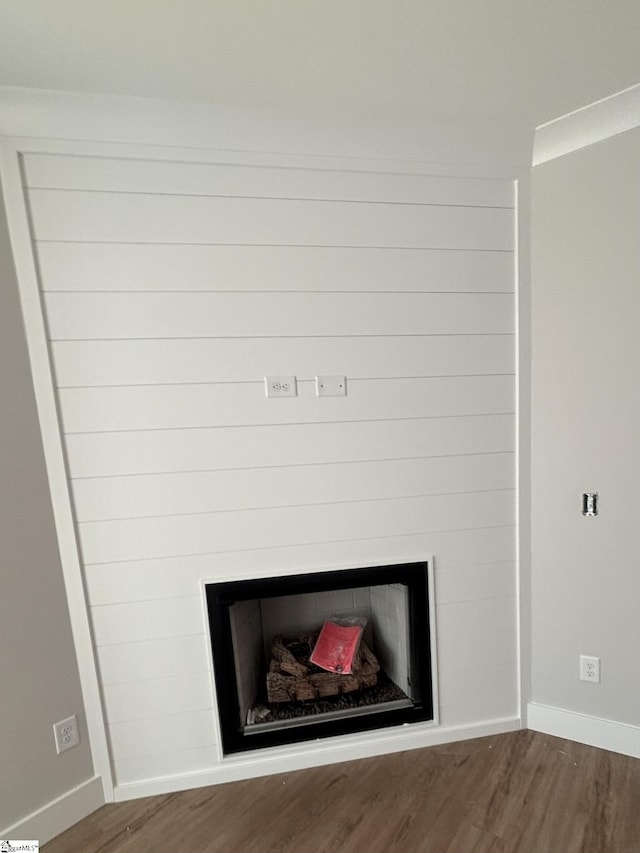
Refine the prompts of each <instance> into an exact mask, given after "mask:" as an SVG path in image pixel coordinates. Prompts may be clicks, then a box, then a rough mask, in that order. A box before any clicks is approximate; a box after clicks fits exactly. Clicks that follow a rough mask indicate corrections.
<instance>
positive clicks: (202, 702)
mask: <svg viewBox="0 0 640 853" xmlns="http://www.w3.org/2000/svg"><path fill="white" fill-rule="evenodd" d="M104 704H105V708H106V711H107V717H108V719H109V724H110V725H112V724H113V723H119V722H126V721H128V720H144V719H149V718H150V717H162V716H168V715H170V714H184V713H189V712H191V711H202V710H205V709H208V708H210V709H211V715H212V716H213V713H214V711H213V691H212V687H211V683H210V680H209V678H207V677H206V676H203V674H202V673H193V674H189V675H179V676H176V677H175V678H158V679H149V680H148V681H137V682H130V683H128V684H111V685H109V686H108V687H105V689H104Z"/></svg>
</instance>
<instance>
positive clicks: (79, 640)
mask: <svg viewBox="0 0 640 853" xmlns="http://www.w3.org/2000/svg"><path fill="white" fill-rule="evenodd" d="M0 171H1V173H2V191H3V193H4V199H5V204H6V211H7V223H8V226H9V236H10V239H11V245H12V250H13V258H14V263H15V267H16V273H17V277H18V287H19V291H20V301H21V307H22V315H23V322H24V328H25V333H26V337H27V344H28V351H29V361H30V365H31V375H32V378H33V387H34V391H35V397H36V406H37V410H38V420H39V422H40V433H41V436H42V444H43V449H44V455H45V464H46V467H47V475H48V480H49V490H50V494H51V503H52V508H53V515H54V520H55V525H56V533H57V536H58V548H59V550H60V558H61V564H62V572H63V576H64V583H65V589H66V593H67V601H68V603H69V617H70V620H71V627H72V632H73V640H74V644H75V650H76V656H77V660H78V668H79V672H80V686H81V689H82V698H83V700H84V706H85V713H86V720H87V727H88V729H89V742H90V744H91V755H92V758H93V766H94V769H95V770H96V771H97V772H98V773H99V774H100V776H99V778H100V780H101V783H102V784H103V786H104V797H105V799H106V800H107V801H111V799H112V790H113V788H112V780H111V764H110V759H109V748H108V745H107V737H106V730H105V724H104V717H103V710H102V700H101V694H100V686H99V682H98V673H97V668H96V662H95V658H94V655H93V646H92V640H91V628H90V626H89V613H88V608H87V601H86V597H85V589H84V582H83V578H82V570H81V567H80V554H79V550H78V542H77V539H76V532H75V523H74V520H73V512H72V509H71V497H70V494H69V486H68V480H67V473H66V462H65V457H64V450H63V447H62V436H61V431H60V425H59V421H58V408H57V402H56V397H55V392H54V383H53V381H52V375H51V363H50V359H49V350H48V344H47V336H46V332H45V321H44V315H43V311H42V305H41V301H40V288H39V285H38V276H37V271H36V264H35V259H34V255H33V245H32V242H31V233H30V227H29V215H28V211H27V205H26V199H25V195H24V190H23V186H22V178H21V171H20V152H19V150H17V149H16V148H15V147H14V146H12V145H11V144H10V143H8V142H7V143H3V144H2V145H0ZM23 837H28V836H23ZM34 837H36V836H34Z"/></svg>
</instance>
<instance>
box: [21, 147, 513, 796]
mask: <svg viewBox="0 0 640 853" xmlns="http://www.w3.org/2000/svg"><path fill="white" fill-rule="evenodd" d="M23 165H24V176H25V183H26V185H27V196H28V203H29V208H30V214H31V222H32V229H33V237H34V243H35V247H36V256H37V261H38V265H39V270H40V279H41V288H42V293H43V302H44V306H45V314H46V320H47V325H48V331H49V337H50V346H51V353H52V360H53V367H54V374H55V381H56V385H57V389H58V399H59V405H60V413H61V421H62V425H63V433H64V442H65V448H66V453H67V460H68V470H69V473H70V478H71V487H72V495H73V501H74V507H75V514H76V520H77V524H78V532H79V539H80V544H81V551H82V556H83V561H84V570H85V580H86V586H87V592H88V597H89V603H90V606H91V615H92V622H93V627H94V637H95V643H96V647H97V655H98V662H99V668H100V673H101V678H102V683H103V691H104V701H105V706H106V715H107V720H108V724H109V737H110V742H111V747H112V756H113V761H114V767H115V771H116V777H117V781H118V783H120V784H125V783H128V782H136V781H139V780H141V779H145V778H152V777H155V776H164V775H173V774H176V775H179V774H183V773H189V772H192V771H196V770H199V769H205V768H210V767H213V766H214V765H216V763H217V762H218V761H219V751H218V748H217V744H216V740H217V735H216V727H215V723H214V716H213V713H212V711H211V708H212V689H211V683H210V673H209V668H208V660H207V655H206V642H207V640H206V636H205V624H204V618H203V609H202V602H201V591H200V581H201V579H202V578H208V579H215V578H216V577H218V576H224V577H232V576H237V577H240V576H260V575H268V574H274V573H282V572H289V571H297V570H301V571H304V570H321V569H323V568H336V567H340V566H347V565H357V564H360V565H367V564H374V563H384V562H404V561H407V560H412V559H423V558H424V557H425V556H426V555H427V554H433V555H434V557H435V561H436V569H437V573H436V600H437V632H438V666H439V677H440V684H439V696H440V722H441V724H442V725H444V726H446V725H457V724H465V723H474V722H481V721H484V720H489V719H492V718H498V717H508V716H511V715H513V714H515V713H516V702H517V682H516V653H517V642H516V606H515V566H514V559H515V544H514V539H515V535H514V518H515V491H514V487H515V474H514V436H515V425H514V408H515V392H514V375H513V374H514V330H515V320H514V272H513V267H514V264H513V254H512V252H513V223H514V211H513V188H512V184H511V183H510V182H509V181H501V180H493V179H491V180H488V179H474V178H468V177H466V178H456V177H443V176H441V175H439V176H428V175H401V174H391V173H374V172H357V171H354V172H349V171H339V170H328V169H327V170H323V169H302V168H278V167H252V166H246V165H242V166H238V165H225V164H216V163H192V162H176V161H171V162H169V161H167V162H162V161H159V160H151V159H150V160H145V159H135V160H133V159H132V160H127V159H116V158H108V157H90V156H82V157H80V156H63V155H52V154H42V155H39V154H29V155H26V156H25V157H24V164H23ZM332 373H336V374H345V375H346V376H347V377H348V391H349V393H348V396H347V397H346V398H322V399H317V398H316V397H315V395H314V383H313V377H314V376H315V375H316V374H332ZM269 374H276V375H277V374H287V375H288V374H295V375H296V376H297V377H298V388H299V396H298V397H297V398H294V399H280V400H278V399H270V400H267V399H266V398H265V395H264V386H263V377H264V375H269ZM176 733H178V735H176ZM167 744H170V746H168V745H167Z"/></svg>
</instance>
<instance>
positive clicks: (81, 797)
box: [0, 776, 104, 844]
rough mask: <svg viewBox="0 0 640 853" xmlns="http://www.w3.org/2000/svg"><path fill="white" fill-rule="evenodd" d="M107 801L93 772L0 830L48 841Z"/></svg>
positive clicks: (11, 835) (8, 834) (7, 834)
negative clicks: (58, 795) (83, 780)
mask: <svg viewBox="0 0 640 853" xmlns="http://www.w3.org/2000/svg"><path fill="white" fill-rule="evenodd" d="M102 805H104V792H103V788H102V779H101V778H100V776H94V777H93V778H92V779H88V780H87V781H86V782H82V784H80V785H78V786H77V787H76V788H72V789H71V790H70V791H67V792H66V794H63V795H62V796H61V797H57V798H56V799H55V800H52V801H51V802H50V803H47V804H46V806H42V808H40V809H38V810H37V811H35V812H32V813H31V814H29V815H27V816H26V817H24V818H22V820H19V821H18V822H17V823H14V824H13V825H12V826H8V827H6V829H1V830H0V836H1V837H2V838H33V839H36V840H37V841H39V842H40V844H46V842H47V841H50V840H51V839H52V838H55V837H56V835H60V833H61V832H64V831H65V829H69V827H70V826H73V824H74V823H78V821H79V820H82V819H83V818H85V817H87V815H90V814H91V812H94V811H95V810H96V809H98V808H100V806H102Z"/></svg>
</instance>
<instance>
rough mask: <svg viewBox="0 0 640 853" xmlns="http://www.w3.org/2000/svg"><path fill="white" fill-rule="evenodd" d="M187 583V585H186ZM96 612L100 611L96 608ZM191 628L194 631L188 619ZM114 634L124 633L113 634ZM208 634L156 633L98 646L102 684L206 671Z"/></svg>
mask: <svg viewBox="0 0 640 853" xmlns="http://www.w3.org/2000/svg"><path fill="white" fill-rule="evenodd" d="M185 586H186V585H185ZM94 612H98V611H97V610H96V611H94ZM186 629H187V630H188V631H192V632H194V631H195V626H194V625H193V624H192V623H191V622H189V623H188V625H187V626H186ZM111 631H112V633H111V636H112V637H113V636H124V635H121V634H114V629H113V627H112V629H111ZM207 643H208V635H205V634H204V633H200V634H198V633H191V634H187V635H186V636H183V637H162V638H159V637H153V638H152V639H150V640H139V639H138V640H136V641H135V642H127V641H126V640H125V639H123V641H122V642H121V643H111V644H110V645H107V646H99V647H98V664H99V666H100V677H101V679H102V683H103V684H126V683H127V682H129V681H146V680H147V679H148V678H168V677H169V676H173V675H187V674H189V673H193V672H200V673H202V672H207V670H208V668H209V657H208V653H207Z"/></svg>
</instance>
